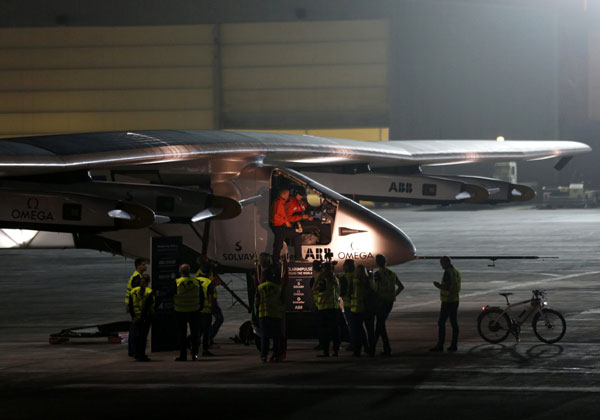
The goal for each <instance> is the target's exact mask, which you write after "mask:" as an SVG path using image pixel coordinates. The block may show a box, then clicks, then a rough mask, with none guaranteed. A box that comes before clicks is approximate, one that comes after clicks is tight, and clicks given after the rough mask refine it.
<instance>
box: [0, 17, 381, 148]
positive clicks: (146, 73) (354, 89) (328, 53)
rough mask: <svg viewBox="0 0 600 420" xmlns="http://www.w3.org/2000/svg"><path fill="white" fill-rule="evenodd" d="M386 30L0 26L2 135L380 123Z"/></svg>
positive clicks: (369, 23) (351, 25) (371, 24)
mask: <svg viewBox="0 0 600 420" xmlns="http://www.w3.org/2000/svg"><path fill="white" fill-rule="evenodd" d="M388 32H389V24H388V21H387V20H356V21H320V22H276V23H273V22H271V23H244V24H218V25H178V26H136V27H52V28H2V29H0V137H10V136H20V135H37V134H51V133H70V132H90V131H111V130H141V129H147V130H160V129H190V130H193V129H211V128H230V129H273V130H285V129H288V130H289V129H301V130H309V129H310V130H314V129H333V128H335V129H339V128H377V129H379V128H381V127H387V126H388V125H389V124H388V99H387V86H388V81H387V78H388V72H387V69H388V38H389V36H388ZM377 137H381V136H375V138H377ZM386 137H387V136H386Z"/></svg>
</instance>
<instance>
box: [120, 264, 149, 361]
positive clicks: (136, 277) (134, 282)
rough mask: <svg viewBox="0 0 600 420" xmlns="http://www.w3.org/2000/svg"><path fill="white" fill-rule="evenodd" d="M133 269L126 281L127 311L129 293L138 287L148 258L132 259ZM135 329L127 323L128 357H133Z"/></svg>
mask: <svg viewBox="0 0 600 420" xmlns="http://www.w3.org/2000/svg"><path fill="white" fill-rule="evenodd" d="M134 265H135V271H134V272H133V274H132V275H131V277H129V281H128V282H127V291H126V292H125V311H126V312H128V313H129V295H130V294H131V290H132V289H133V288H134V287H138V286H139V285H140V280H141V279H142V274H144V272H145V271H146V269H147V268H148V260H147V259H145V258H136V260H135V261H134ZM137 331H138V330H137V329H136V328H134V326H133V322H132V323H131V324H130V325H129V336H128V338H127V352H128V353H129V357H135V345H136V342H137V336H136V333H137Z"/></svg>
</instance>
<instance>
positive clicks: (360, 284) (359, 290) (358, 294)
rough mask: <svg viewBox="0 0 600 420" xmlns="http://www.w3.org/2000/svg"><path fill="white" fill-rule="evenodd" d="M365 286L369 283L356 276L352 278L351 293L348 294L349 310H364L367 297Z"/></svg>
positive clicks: (358, 312)
mask: <svg viewBox="0 0 600 420" xmlns="http://www.w3.org/2000/svg"><path fill="white" fill-rule="evenodd" d="M366 287H369V284H366V285H365V284H364V281H360V279H359V278H358V277H357V276H354V278H353V279H352V295H351V296H350V311H351V312H354V313H357V314H361V313H363V312H365V300H366V297H367V292H368V291H367V290H366Z"/></svg>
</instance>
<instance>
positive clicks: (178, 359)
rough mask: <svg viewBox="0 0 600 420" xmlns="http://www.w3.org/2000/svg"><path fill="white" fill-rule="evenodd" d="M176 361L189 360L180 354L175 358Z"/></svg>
mask: <svg viewBox="0 0 600 420" xmlns="http://www.w3.org/2000/svg"><path fill="white" fill-rule="evenodd" d="M175 361H176V362H185V361H187V357H181V356H179V357H176V358H175Z"/></svg>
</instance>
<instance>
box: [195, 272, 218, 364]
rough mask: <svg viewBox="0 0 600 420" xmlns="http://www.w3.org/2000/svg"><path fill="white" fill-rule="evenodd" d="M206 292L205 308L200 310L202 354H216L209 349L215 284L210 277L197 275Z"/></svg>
mask: <svg viewBox="0 0 600 420" xmlns="http://www.w3.org/2000/svg"><path fill="white" fill-rule="evenodd" d="M196 278H197V279H198V281H199V282H200V285H201V286H202V291H203V293H204V297H205V299H204V308H202V310H201V311H200V332H199V333H200V336H201V337H202V356H204V357H206V356H214V355H213V354H212V353H211V352H210V351H209V350H208V348H209V346H210V326H211V324H212V313H213V304H214V302H215V285H214V283H213V281H212V280H211V279H210V278H208V277H203V276H199V277H196Z"/></svg>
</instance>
